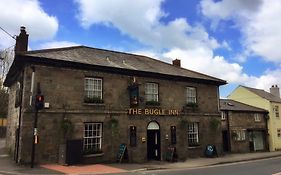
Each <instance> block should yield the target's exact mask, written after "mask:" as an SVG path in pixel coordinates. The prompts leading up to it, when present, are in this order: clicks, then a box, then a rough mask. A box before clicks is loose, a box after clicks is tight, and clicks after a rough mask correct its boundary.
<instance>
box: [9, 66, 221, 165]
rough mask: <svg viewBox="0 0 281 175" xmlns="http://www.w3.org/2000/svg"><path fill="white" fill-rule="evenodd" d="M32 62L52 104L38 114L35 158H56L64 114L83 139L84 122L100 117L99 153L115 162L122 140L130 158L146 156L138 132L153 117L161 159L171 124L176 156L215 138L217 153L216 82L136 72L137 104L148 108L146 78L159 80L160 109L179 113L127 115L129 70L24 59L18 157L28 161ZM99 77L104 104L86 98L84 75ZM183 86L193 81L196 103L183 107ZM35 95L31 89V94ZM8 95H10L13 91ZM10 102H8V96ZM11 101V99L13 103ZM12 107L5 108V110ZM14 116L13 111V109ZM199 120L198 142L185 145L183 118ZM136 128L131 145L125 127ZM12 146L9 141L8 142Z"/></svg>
mask: <svg viewBox="0 0 281 175" xmlns="http://www.w3.org/2000/svg"><path fill="white" fill-rule="evenodd" d="M31 66H34V67H35V83H34V85H35V87H34V92H36V88H37V83H40V88H41V91H42V94H43V95H44V97H45V102H47V103H49V104H50V108H48V109H43V110H41V111H40V112H39V114H38V132H39V144H37V148H36V156H35V157H36V162H38V163H43V162H58V159H59V147H60V145H61V144H63V143H64V142H65V139H64V138H63V134H62V130H61V127H60V126H61V122H62V120H63V119H64V118H68V119H70V120H71V121H72V123H74V132H73V134H72V135H71V136H70V138H69V139H83V129H84V122H101V123H102V125H103V136H102V150H103V152H104V155H103V156H102V157H101V158H99V159H100V160H101V161H103V162H114V161H115V160H116V154H117V150H118V147H119V145H120V144H121V143H125V144H127V146H128V154H129V161H130V162H145V161H147V155H146V152H147V143H146V142H143V141H142V138H146V137H147V125H148V123H149V122H151V121H156V122H157V123H158V124H159V126H160V137H161V140H160V142H161V160H164V159H165V152H166V150H167V147H168V146H171V144H170V143H171V141H170V126H176V128H177V143H176V145H173V146H175V147H176V150H177V154H178V158H179V159H180V160H185V159H186V158H187V157H199V156H203V155H204V150H205V146H206V145H207V144H214V145H216V147H217V150H218V153H219V154H220V153H221V150H222V149H221V137H222V136H221V130H220V129H221V128H220V125H219V126H218V128H216V129H212V128H211V127H210V121H211V120H213V119H215V120H220V116H219V113H218V87H217V86H216V85H210V84H202V83H193V82H180V81H173V80H164V79H157V78H149V77H136V80H137V83H138V84H139V88H140V89H139V93H140V97H141V98H140V105H139V106H138V108H139V109H145V108H151V106H146V105H145V100H144V91H145V86H144V85H145V83H146V82H155V83H158V84H159V102H160V106H159V107H157V108H159V109H173V110H178V111H179V115H174V116H167V115H129V114H128V110H129V109H130V102H129V93H128V90H127V88H128V86H129V85H130V84H131V82H132V76H128V75H120V74H112V73H106V72H97V71H94V70H91V71H90V70H77V69H70V68H58V67H48V66H42V65H40V66H39V65H28V66H26V67H25V74H24V75H25V76H24V88H23V89H24V92H23V109H22V129H21V135H20V137H21V142H20V157H19V159H20V162H22V163H28V162H30V154H31V144H32V132H33V119H34V109H33V107H32V106H30V104H29V102H30V96H32V93H31V92H30V89H31V73H32V69H31ZM85 77H100V78H102V79H103V99H104V103H103V104H87V103H84V78H85ZM187 86H192V87H196V89H197V101H198V102H197V103H198V106H199V107H198V109H197V110H196V111H194V112H193V111H188V112H183V111H182V110H183V106H184V105H185V100H186V99H185V91H186V89H185V88H186V87H187ZM33 95H34V94H33ZM11 99H12V97H11ZM11 103H12V102H11ZM11 106H12V104H11ZM13 110H15V109H12V108H9V112H10V113H9V114H11V112H12V111H13ZM11 116H12V115H11ZM112 118H114V119H117V120H118V126H117V128H115V129H113V128H111V127H110V120H111V119H112ZM185 121H187V122H198V123H199V138H200V139H199V140H200V146H197V147H188V143H187V128H186V127H185V126H184V127H183V126H182V123H184V122H185ZM130 126H136V128H137V145H136V147H131V146H129V127H130ZM8 133H11V131H9V132H8ZM9 147H12V144H10V145H9Z"/></svg>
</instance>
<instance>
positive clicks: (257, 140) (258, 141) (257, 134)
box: [253, 131, 264, 151]
mask: <svg viewBox="0 0 281 175" xmlns="http://www.w3.org/2000/svg"><path fill="white" fill-rule="evenodd" d="M253 142H254V150H255V151H260V150H264V142H263V132H262V131H254V132H253Z"/></svg>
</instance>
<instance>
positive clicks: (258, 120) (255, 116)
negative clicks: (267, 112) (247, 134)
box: [254, 113, 262, 122]
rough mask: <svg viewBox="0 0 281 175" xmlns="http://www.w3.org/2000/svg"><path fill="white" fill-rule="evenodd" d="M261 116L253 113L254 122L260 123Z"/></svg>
mask: <svg viewBox="0 0 281 175" xmlns="http://www.w3.org/2000/svg"><path fill="white" fill-rule="evenodd" d="M261 115H262V114H259V113H255V114H254V118H255V122H260V121H261Z"/></svg>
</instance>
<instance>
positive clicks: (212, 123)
mask: <svg viewBox="0 0 281 175" xmlns="http://www.w3.org/2000/svg"><path fill="white" fill-rule="evenodd" d="M220 124H221V121H220V120H218V119H216V118H212V119H211V121H210V128H211V129H212V130H217V129H218V128H219V126H220Z"/></svg>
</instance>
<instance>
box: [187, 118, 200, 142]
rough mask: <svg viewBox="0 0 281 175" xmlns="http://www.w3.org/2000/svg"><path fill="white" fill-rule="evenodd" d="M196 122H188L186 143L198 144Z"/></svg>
mask: <svg viewBox="0 0 281 175" xmlns="http://www.w3.org/2000/svg"><path fill="white" fill-rule="evenodd" d="M198 131H199V129H198V123H188V145H189V146H195V145H198V144H199V132H198Z"/></svg>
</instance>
